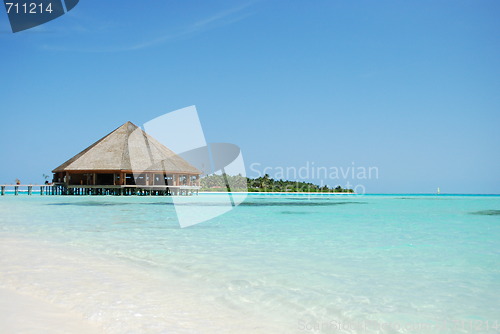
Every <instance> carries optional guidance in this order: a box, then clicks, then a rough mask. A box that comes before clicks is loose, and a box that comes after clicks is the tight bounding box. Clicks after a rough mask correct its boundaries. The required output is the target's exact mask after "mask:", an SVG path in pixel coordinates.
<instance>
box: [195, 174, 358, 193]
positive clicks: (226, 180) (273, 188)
mask: <svg viewBox="0 0 500 334" xmlns="http://www.w3.org/2000/svg"><path fill="white" fill-rule="evenodd" d="M228 185H229V188H230V189H231V191H246V190H247V186H248V191H249V192H312V193H353V192H354V191H353V190H352V189H344V188H342V187H341V186H337V187H335V188H329V187H327V186H323V187H320V186H318V185H316V184H313V183H309V182H299V181H284V180H281V179H280V180H275V179H272V178H270V177H269V175H268V174H266V175H264V176H261V177H258V178H255V179H251V178H248V177H244V176H241V175H234V176H232V175H227V174H222V175H209V176H205V177H203V178H202V179H201V191H228Z"/></svg>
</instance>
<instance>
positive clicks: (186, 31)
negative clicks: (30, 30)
mask: <svg viewBox="0 0 500 334" xmlns="http://www.w3.org/2000/svg"><path fill="white" fill-rule="evenodd" d="M255 2H256V1H250V2H247V3H245V4H243V5H240V6H238V7H234V8H231V9H228V10H224V11H221V12H219V13H216V14H214V15H212V16H210V17H207V18H204V19H202V20H199V21H196V22H194V23H191V24H189V25H187V26H185V27H183V28H181V29H179V30H178V31H176V32H173V33H167V34H165V35H163V36H160V37H156V38H154V39H150V40H146V41H141V42H136V43H134V44H131V45H124V46H110V47H102V48H72V47H66V46H56V45H49V44H44V45H42V49H44V50H50V51H79V52H122V51H135V50H141V49H145V48H148V47H154V46H157V45H161V44H163V43H166V42H168V41H170V40H174V39H178V38H183V37H187V36H190V35H194V34H197V33H201V32H203V31H206V30H209V29H212V28H214V27H216V26H224V25H228V24H233V23H236V22H238V21H241V20H243V19H244V18H246V17H248V16H249V15H251V14H250V13H242V12H243V10H245V9H246V8H248V7H249V6H251V5H252V4H254V3H255ZM237 14H239V15H237Z"/></svg>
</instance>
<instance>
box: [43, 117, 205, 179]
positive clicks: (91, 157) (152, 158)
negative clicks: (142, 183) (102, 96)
mask: <svg viewBox="0 0 500 334" xmlns="http://www.w3.org/2000/svg"><path fill="white" fill-rule="evenodd" d="M106 170H109V171H118V170H121V171H146V170H149V171H165V172H172V173H189V174H201V172H200V171H199V170H198V169H196V168H195V167H193V166H192V165H190V164H189V163H188V162H187V161H186V160H184V159H182V158H181V157H180V156H178V155H177V154H175V153H174V152H173V151H171V150H170V149H168V148H167V147H165V146H164V145H162V144H161V143H160V142H158V141H157V140H156V139H154V138H153V137H151V136H149V135H148V134H147V133H145V132H144V131H143V130H142V129H141V128H139V127H138V126H137V125H135V124H133V123H131V122H127V123H125V124H123V125H122V126H120V127H119V128H117V129H116V130H114V131H113V132H111V133H110V134H108V135H107V136H105V137H103V138H101V139H99V140H98V141H97V142H95V143H94V144H92V145H90V146H89V147H87V148H86V149H85V150H83V151H82V152H80V153H78V154H77V155H75V156H74V157H73V158H71V159H69V160H68V161H66V162H65V163H63V164H62V165H60V166H59V167H57V168H55V169H54V170H53V171H52V172H53V173H57V172H66V171H101V172H102V171H106Z"/></svg>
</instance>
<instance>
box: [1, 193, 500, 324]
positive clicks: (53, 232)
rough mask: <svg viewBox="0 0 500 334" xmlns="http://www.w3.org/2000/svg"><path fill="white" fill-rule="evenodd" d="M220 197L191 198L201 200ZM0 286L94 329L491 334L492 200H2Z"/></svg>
mask: <svg viewBox="0 0 500 334" xmlns="http://www.w3.org/2000/svg"><path fill="white" fill-rule="evenodd" d="M217 196H219V195H200V196H199V197H197V200H199V201H200V202H203V201H205V200H206V199H207V198H208V199H209V201H208V202H209V203H210V204H207V205H214V203H216V202H217ZM0 288H7V289H11V290H15V291H18V292H20V293H23V294H30V295H33V296H37V297H39V298H43V299H44V300H47V301H49V302H51V303H54V304H56V305H60V306H64V307H66V308H68V309H71V310H73V311H75V312H78V313H79V314H81V315H82V316H83V317H85V318H86V319H88V320H89V321H90V322H92V323H95V324H97V325H98V326H100V327H102V328H103V330H104V332H106V333H498V332H500V302H499V301H500V298H499V296H500V293H499V291H500V196H447V195H440V196H423V195H365V196H358V195H316V196H314V195H311V196H308V195H255V194H251V195H249V196H248V197H247V199H246V200H245V201H244V202H243V203H242V204H241V205H239V206H237V207H235V208H234V209H233V210H232V211H230V212H228V213H226V214H224V215H221V216H219V217H216V218H214V219H212V220H210V221H208V222H205V223H201V224H198V225H194V226H191V227H188V228H182V229H181V228H180V227H179V224H178V222H177V219H176V214H175V208H174V206H173V205H172V199H171V198H168V197H146V196H144V197H111V196H105V197H85V196H81V197H78V196H74V197H70V196H67V197H64V196H35V195H34V196H26V195H20V196H13V195H7V196H3V197H1V198H0Z"/></svg>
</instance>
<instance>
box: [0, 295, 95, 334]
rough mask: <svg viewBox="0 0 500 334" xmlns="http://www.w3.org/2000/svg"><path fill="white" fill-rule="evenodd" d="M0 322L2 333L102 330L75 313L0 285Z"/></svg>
mask: <svg viewBox="0 0 500 334" xmlns="http://www.w3.org/2000/svg"><path fill="white" fill-rule="evenodd" d="M0 324H1V331H2V333H5V334H10V333H17V334H45V333H47V334H49V333H50V334H57V333H61V334H63V333H64V334H67V333H73V334H93V333H102V330H101V329H100V328H99V327H97V326H95V325H93V324H91V323H89V322H88V321H86V320H85V319H83V318H82V317H81V316H80V315H78V314H76V313H73V312H71V311H69V310H66V309H64V308H62V307H58V306H56V305H53V304H51V303H49V302H46V301H44V300H42V299H39V298H35V297H32V296H28V295H23V294H20V293H17V292H16V291H12V290H8V289H0Z"/></svg>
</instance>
